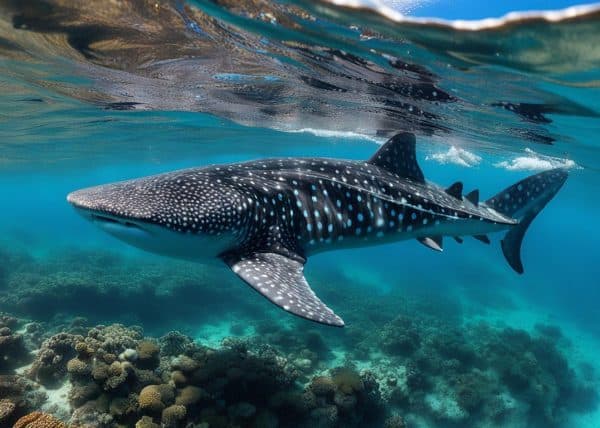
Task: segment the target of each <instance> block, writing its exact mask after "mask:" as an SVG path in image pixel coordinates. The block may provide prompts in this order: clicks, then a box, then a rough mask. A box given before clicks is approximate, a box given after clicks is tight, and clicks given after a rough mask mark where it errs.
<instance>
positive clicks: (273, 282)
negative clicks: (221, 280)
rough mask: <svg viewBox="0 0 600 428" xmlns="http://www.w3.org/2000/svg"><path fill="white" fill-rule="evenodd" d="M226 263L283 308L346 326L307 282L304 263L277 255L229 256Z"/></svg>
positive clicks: (338, 325) (303, 315) (307, 317)
mask: <svg viewBox="0 0 600 428" xmlns="http://www.w3.org/2000/svg"><path fill="white" fill-rule="evenodd" d="M223 259H224V260H225V263H227V264H228V265H229V267H230V268H231V270H232V271H233V272H235V273H236V274H237V275H238V276H239V277H240V278H242V279H243V280H244V281H245V282H247V283H248V284H249V285H250V286H251V287H252V288H254V289H255V290H256V291H258V292H259V293H260V294H262V295H263V296H264V297H266V298H267V299H269V300H270V301H271V302H273V303H274V304H276V305H277V306H279V307H280V308H282V309H284V310H286V311H288V312H291V313H292V314H294V315H297V316H299V317H302V318H306V319H309V320H311V321H316V322H318V323H321V324H327V325H333V326H336V327H343V326H344V321H343V320H342V319H341V318H340V317H338V316H337V315H336V314H334V313H333V311H332V310H331V309H329V308H328V307H327V306H326V305H325V304H324V303H323V302H322V301H321V300H320V299H319V298H318V297H317V296H316V294H315V293H314V291H312V289H311V288H310V285H308V282H306V278H304V273H303V270H304V264H303V263H301V262H299V261H297V260H294V259H291V258H289V257H286V256H284V255H281V254H277V253H253V254H248V255H243V256H236V255H232V256H229V255H228V256H225V257H223Z"/></svg>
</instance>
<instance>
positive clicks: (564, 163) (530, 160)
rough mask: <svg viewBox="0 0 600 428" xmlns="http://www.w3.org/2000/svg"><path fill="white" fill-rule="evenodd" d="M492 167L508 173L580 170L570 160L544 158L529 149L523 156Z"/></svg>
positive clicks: (551, 157)
mask: <svg viewBox="0 0 600 428" xmlns="http://www.w3.org/2000/svg"><path fill="white" fill-rule="evenodd" d="M494 166H495V167H497V168H504V169H507V170H509V171H544V170H548V169H554V168H567V169H572V168H580V166H579V165H577V164H576V163H575V161H573V160H571V159H561V158H557V157H553V156H545V155H541V154H539V153H536V152H534V151H533V150H531V149H525V156H518V157H516V158H514V159H512V160H506V161H501V162H498V163H495V164H494Z"/></svg>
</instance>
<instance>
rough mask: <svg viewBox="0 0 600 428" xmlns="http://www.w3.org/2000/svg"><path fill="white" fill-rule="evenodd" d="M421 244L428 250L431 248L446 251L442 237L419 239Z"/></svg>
mask: <svg viewBox="0 0 600 428" xmlns="http://www.w3.org/2000/svg"><path fill="white" fill-rule="evenodd" d="M417 241H419V242H420V243H421V244H423V245H425V246H426V247H428V248H431V249H432V250H434V251H440V252H441V251H444V248H443V246H442V237H441V236H432V237H429V236H428V237H426V238H417Z"/></svg>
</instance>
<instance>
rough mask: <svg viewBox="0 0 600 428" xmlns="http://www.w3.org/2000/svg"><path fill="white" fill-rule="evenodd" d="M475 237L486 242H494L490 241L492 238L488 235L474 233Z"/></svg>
mask: <svg viewBox="0 0 600 428" xmlns="http://www.w3.org/2000/svg"><path fill="white" fill-rule="evenodd" d="M473 238H475V239H477V240H478V241H481V242H483V243H484V244H489V243H490V242H492V241H490V238H488V236H487V235H473Z"/></svg>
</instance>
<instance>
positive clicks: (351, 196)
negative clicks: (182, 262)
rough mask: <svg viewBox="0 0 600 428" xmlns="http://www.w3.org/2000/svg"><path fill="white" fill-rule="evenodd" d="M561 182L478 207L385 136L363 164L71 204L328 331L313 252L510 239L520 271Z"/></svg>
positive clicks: (208, 178)
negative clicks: (494, 236)
mask: <svg viewBox="0 0 600 428" xmlns="http://www.w3.org/2000/svg"><path fill="white" fill-rule="evenodd" d="M566 178H567V172H566V170H564V169H554V170H550V171H545V172H542V173H539V174H536V175H533V176H531V177H528V178H526V179H524V180H522V181H520V182H518V183H516V184H515V185H513V186H511V187H509V188H507V189H505V190H503V191H502V192H500V193H499V194H497V195H496V196H494V197H492V198H491V199H488V200H487V201H485V202H480V201H479V193H478V191H477V190H475V191H472V192H470V193H469V194H467V195H464V196H463V194H462V183H460V182H457V183H454V184H453V185H451V186H450V187H449V188H447V189H443V188H441V187H438V186H436V185H434V184H432V183H427V182H426V181H425V179H424V177H423V173H422V171H421V169H420V167H419V165H418V163H417V159H416V153H415V137H414V135H412V134H409V133H400V134H398V135H396V136H394V137H392V138H391V139H390V140H389V141H388V142H387V143H386V144H385V145H383V146H382V147H381V148H380V149H379V150H378V151H377V153H375V155H374V156H373V157H372V158H371V159H369V160H368V161H348V160H338V159H326V158H281V159H265V160H258V161H251V162H245V163H237V164H227V165H217V166H209V167H205V168H192V169H186V170H181V171H175V172H170V173H166V174H161V175H156V176H151V177H145V178H140V179H136V180H130V181H124V182H119V183H113V184H107V185H103V186H97V187H92V188H88V189H83V190H78V191H76V192H73V193H71V194H69V195H68V197H67V199H68V201H69V202H70V203H71V204H73V206H75V207H76V208H77V210H78V211H79V212H80V213H81V214H82V215H83V216H84V217H86V218H87V219H89V220H91V221H93V222H94V223H96V224H98V225H99V226H100V227H101V228H102V229H104V230H105V231H106V232H108V233H110V234H112V235H114V236H116V237H117V238H119V239H121V240H123V241H126V242H128V243H130V244H132V245H135V246H137V247H140V248H143V249H145V250H148V251H152V252H155V253H160V254H165V255H170V256H174V257H179V258H185V259H192V260H203V259H204V260H206V259H210V258H213V259H221V260H223V262H224V263H226V264H227V265H228V266H229V267H230V268H231V270H232V271H233V272H235V273H236V274H237V275H238V276H239V277H240V278H241V279H243V280H244V281H245V282H247V283H248V284H249V285H250V286H251V287H252V288H254V289H255V290H256V291H257V292H259V293H260V294H262V295H263V296H264V297H266V298H267V299H269V300H270V301H271V302H273V303H274V304H276V305H277V306H279V307H281V308H283V309H284V310H286V311H288V312H291V313H293V314H295V315H298V316H300V317H303V318H307V319H309V320H313V321H316V322H319V323H323V324H329V325H334V326H343V325H344V322H343V321H342V319H341V318H340V317H338V316H337V315H336V314H334V313H333V311H332V310H331V309H329V308H328V307H327V306H326V305H325V304H324V303H323V302H322V301H321V300H320V299H319V298H318V297H317V296H316V295H315V293H314V292H313V290H312V289H311V288H310V286H309V284H308V283H307V281H306V279H305V277H304V273H303V270H304V264H305V263H306V260H307V258H308V256H310V255H311V254H314V253H317V252H320V251H326V250H334V249H338V248H348V247H359V246H368V245H375V244H379V243H386V242H391V241H399V240H406V239H416V240H418V241H420V242H421V243H422V244H424V245H426V246H428V247H430V248H432V249H434V250H437V251H441V250H442V237H444V236H451V237H453V238H454V239H456V240H458V241H459V242H462V238H461V237H462V236H474V237H475V238H477V239H479V240H482V241H484V242H489V240H488V238H487V234H488V233H491V232H497V231H507V233H506V235H505V236H504V238H503V239H502V251H503V253H504V255H505V257H506V259H507V261H508V263H509V264H510V266H511V267H512V268H513V269H514V270H515V271H517V272H519V273H522V272H523V266H522V263H521V256H520V248H521V241H522V239H523V236H524V234H525V231H526V229H527V227H528V226H529V224H530V223H531V221H532V220H533V219H534V218H535V216H536V215H537V214H538V213H539V212H540V210H541V209H542V208H543V207H544V206H545V205H546V204H547V203H548V202H549V201H550V199H552V197H553V196H554V195H555V194H556V193H557V192H558V190H559V189H560V187H561V186H562V185H563V183H564V182H565V180H566Z"/></svg>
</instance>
